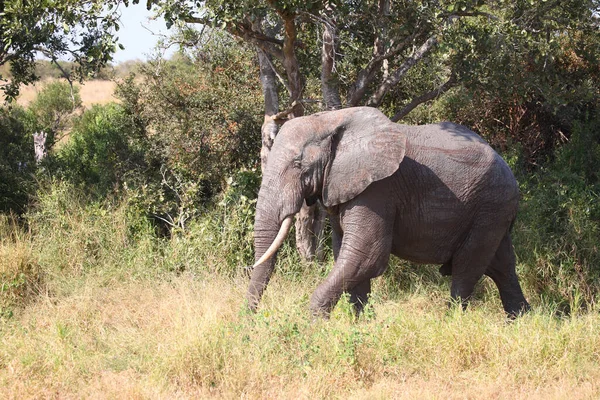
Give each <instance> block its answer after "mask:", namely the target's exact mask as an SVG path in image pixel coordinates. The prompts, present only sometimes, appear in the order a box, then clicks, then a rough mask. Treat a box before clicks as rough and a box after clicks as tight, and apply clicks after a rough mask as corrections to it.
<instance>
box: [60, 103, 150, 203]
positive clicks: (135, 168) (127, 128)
mask: <svg viewBox="0 0 600 400" xmlns="http://www.w3.org/2000/svg"><path fill="white" fill-rule="evenodd" d="M133 130H135V127H133V125H132V124H131V121H130V119H129V118H128V116H127V115H126V113H125V111H124V109H123V107H122V106H120V105H118V104H108V105H104V106H99V105H95V106H93V107H92V108H91V109H90V110H88V111H86V112H85V113H84V114H83V115H82V116H81V117H80V118H79V119H78V120H76V121H75V124H74V127H73V130H72V132H71V137H70V140H69V143H67V144H66V145H65V146H64V147H63V148H61V149H60V151H59V153H58V154H57V165H56V167H57V168H58V170H59V171H60V173H61V175H62V176H64V177H66V178H67V179H68V180H70V181H71V182H73V183H75V184H76V185H81V186H84V187H85V188H86V190H88V191H89V192H91V193H93V194H95V195H96V196H98V197H104V196H106V195H108V194H112V193H116V192H118V191H119V190H120V189H121V188H122V185H124V184H125V182H126V181H127V180H128V179H131V180H134V181H137V180H138V179H141V180H143V179H144V178H143V170H144V168H145V162H144V154H143V149H142V148H140V146H141V144H140V143H139V142H137V141H135V140H134V139H133V138H132V137H133V136H134V135H133V134H132V131H133Z"/></svg>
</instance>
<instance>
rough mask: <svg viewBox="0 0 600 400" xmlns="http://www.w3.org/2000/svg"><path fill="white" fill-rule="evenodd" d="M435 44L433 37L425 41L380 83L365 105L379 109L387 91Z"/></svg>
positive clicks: (435, 39)
mask: <svg viewBox="0 0 600 400" xmlns="http://www.w3.org/2000/svg"><path fill="white" fill-rule="evenodd" d="M436 44H437V38H436V37H435V36H432V37H430V38H429V39H427V40H426V41H425V43H423V44H422V45H421V46H420V47H419V48H418V49H417V50H416V51H415V52H414V54H413V55H412V56H411V57H409V58H407V59H406V60H405V61H404V62H403V63H402V64H401V65H400V66H399V67H398V68H397V69H396V70H395V71H394V72H393V73H392V74H391V75H390V76H389V77H388V78H387V79H385V80H384V81H383V82H382V83H381V85H379V87H378V88H377V90H376V91H375V93H373V95H372V96H371V98H370V99H369V101H368V102H367V104H368V105H370V106H372V107H379V105H381V102H382V101H383V97H384V96H385V95H386V94H387V93H388V91H389V90H390V89H391V88H393V87H394V86H396V85H397V84H398V82H400V79H402V78H403V77H404V76H405V75H406V73H407V72H408V71H409V70H410V69H411V68H412V67H414V66H415V65H416V64H417V62H419V61H420V60H421V59H423V57H425V56H426V55H427V53H429V51H430V50H431V49H432V48H433V47H434V46H435V45H436Z"/></svg>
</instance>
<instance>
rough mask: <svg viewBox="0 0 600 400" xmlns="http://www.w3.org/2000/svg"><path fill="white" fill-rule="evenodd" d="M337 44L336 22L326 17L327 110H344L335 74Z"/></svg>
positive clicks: (323, 76)
mask: <svg viewBox="0 0 600 400" xmlns="http://www.w3.org/2000/svg"><path fill="white" fill-rule="evenodd" d="M327 11H331V10H330V9H328V10H327ZM328 14H329V12H328ZM337 43H338V38H337V32H336V26H335V20H333V18H329V16H326V17H325V18H324V22H323V47H322V49H321V91H322V92H323V101H324V102H325V109H326V110H338V109H340V108H342V99H341V97H340V88H339V82H338V80H337V77H336V75H335V72H334V68H335V49H336V46H337Z"/></svg>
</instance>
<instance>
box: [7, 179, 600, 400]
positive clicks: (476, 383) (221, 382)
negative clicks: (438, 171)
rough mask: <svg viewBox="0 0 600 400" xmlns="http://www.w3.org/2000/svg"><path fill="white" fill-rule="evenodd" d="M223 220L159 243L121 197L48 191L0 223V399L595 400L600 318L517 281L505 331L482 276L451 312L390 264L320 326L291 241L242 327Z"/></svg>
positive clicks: (308, 279) (310, 276)
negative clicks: (358, 302) (363, 295)
mask: <svg viewBox="0 0 600 400" xmlns="http://www.w3.org/2000/svg"><path fill="white" fill-rule="evenodd" d="M219 212H222V211H216V212H215V213H216V214H212V215H208V216H206V217H205V218H208V219H203V220H201V221H199V222H198V223H197V224H194V225H192V226H190V228H189V231H187V232H184V233H181V234H178V235H175V236H174V237H172V238H170V239H159V238H157V237H156V236H155V234H154V232H153V230H152V228H151V227H150V226H149V225H147V223H146V222H144V220H143V218H140V217H139V214H138V213H136V211H135V206H134V205H132V204H130V203H128V202H127V201H125V202H121V203H118V204H113V203H110V202H107V203H104V204H97V203H89V202H86V201H85V199H84V198H82V197H81V195H80V194H78V192H77V190H74V189H73V188H72V187H69V186H68V185H64V184H54V185H52V186H51V187H50V188H49V189H48V190H46V191H45V192H42V193H41V194H40V196H39V198H38V205H37V206H36V208H35V209H33V210H32V211H31V213H30V214H29V215H28V216H27V224H26V225H25V226H21V225H19V223H17V222H15V221H11V220H10V219H6V218H4V219H2V220H0V284H1V285H2V287H3V291H2V292H1V294H0V296H1V297H0V301H1V303H0V305H1V306H2V310H3V311H2V314H0V398H7V399H11V398H19V399H21V398H142V399H144V398H148V399H155V398H168V399H171V398H240V397H246V398H311V399H312V398H356V399H365V398H367V399H371V398H372V399H387V398H406V399H413V398H432V399H442V398H443V399H447V398H451V399H452V398H456V399H465V398H473V399H482V398H483V399H485V398H511V399H512V398H528V399H552V398H556V399H562V398H565V397H568V398H570V399H587V398H598V397H600V384H599V383H598V382H600V368H598V367H599V365H600V314H599V313H598V305H597V304H592V303H589V302H587V303H585V307H582V303H580V302H578V301H577V300H576V299H574V300H572V301H571V302H570V304H569V311H570V313H569V314H567V313H564V312H563V309H562V308H561V307H562V306H560V304H558V303H556V302H553V301H551V300H548V299H547V298H546V297H544V296H541V295H539V294H538V293H537V292H535V291H534V290H533V289H534V287H533V286H528V285H525V288H524V289H525V292H526V295H527V296H528V298H529V300H530V301H531V303H532V306H533V311H532V312H531V313H529V314H527V315H525V316H523V317H521V318H519V319H517V320H516V321H512V322H511V321H508V320H507V319H506V317H505V315H504V313H503V311H502V307H501V304H500V301H499V299H498V294H497V290H496V288H495V287H494V286H493V284H492V283H491V282H490V281H489V280H484V281H482V283H481V284H480V285H479V286H478V288H477V291H476V296H475V299H474V300H473V302H472V304H471V305H470V307H469V309H468V310H467V311H466V312H463V311H462V310H461V309H459V308H456V307H454V308H449V307H448V305H447V302H448V298H449V291H448V281H447V279H446V278H442V277H440V276H439V274H438V273H437V271H436V268H435V267H428V266H423V267H414V266H410V265H408V264H405V263H401V262H399V261H398V260H393V261H392V265H391V267H390V269H389V270H388V271H387V273H386V274H385V275H384V276H383V277H381V278H378V279H376V280H375V282H374V289H373V296H372V301H371V303H370V306H369V307H368V308H367V310H366V312H365V314H364V315H363V316H361V317H360V318H359V319H356V318H354V316H353V314H352V313H351V312H350V309H351V307H350V306H349V304H348V303H347V301H345V300H342V301H341V302H340V304H339V305H338V306H337V307H336V309H335V310H334V313H333V315H332V318H331V319H330V320H329V321H323V320H314V319H313V318H312V317H311V316H310V313H309V311H308V301H309V298H310V295H311V293H312V291H313V290H314V288H315V287H316V286H317V285H318V283H319V282H320V280H322V279H323V274H324V270H326V267H325V268H323V267H318V266H316V265H314V264H304V263H301V262H299V261H298V259H297V255H296V252H295V251H293V250H292V249H291V248H290V247H289V245H288V246H287V247H286V248H285V249H284V250H283V251H282V257H281V259H280V260H279V264H278V265H279V267H278V270H277V271H276V274H275V276H274V279H273V280H272V282H271V284H270V285H269V288H268V289H267V292H266V294H265V298H264V299H263V302H262V303H261V306H260V308H259V311H258V312H257V313H256V314H250V313H248V312H247V311H246V308H245V300H244V294H245V290H246V286H247V278H245V277H244V276H243V274H242V273H241V269H239V268H237V266H238V265H237V263H244V262H246V260H247V257H248V254H247V252H248V251H249V248H248V246H247V245H245V244H241V243H236V241H239V240H240V239H239V238H240V237H244V235H243V234H241V233H240V231H239V230H236V228H235V226H232V225H231V224H234V225H238V224H242V223H243V224H247V215H246V211H245V210H241V211H240V212H241V214H239V213H238V214H236V212H235V210H233V209H229V210H228V211H227V214H226V216H225V214H220V216H219V214H218V213H219ZM240 218H242V219H241V220H240ZM240 221H242V222H240ZM244 221H245V222H244ZM232 238H233V239H232ZM329 263H331V261H330V262H329ZM526 267H527V266H526V265H523V264H520V265H519V268H520V269H523V268H526ZM559 306H560V307H559Z"/></svg>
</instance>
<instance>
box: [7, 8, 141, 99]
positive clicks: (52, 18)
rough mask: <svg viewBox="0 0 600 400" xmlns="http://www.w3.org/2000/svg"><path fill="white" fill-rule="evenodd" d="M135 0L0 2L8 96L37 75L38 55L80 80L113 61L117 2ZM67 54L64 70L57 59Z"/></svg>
mask: <svg viewBox="0 0 600 400" xmlns="http://www.w3.org/2000/svg"><path fill="white" fill-rule="evenodd" d="M138 2H139V0H132V1H130V0H111V1H100V0H85V1H79V0H59V1H51V0H31V1H20V0H5V1H2V2H0V66H2V65H5V64H7V65H10V75H11V79H10V81H9V80H8V79H7V77H3V76H2V75H0V88H1V89H2V90H3V91H4V94H5V96H6V98H7V99H11V98H14V97H16V96H17V95H18V93H19V86H20V85H22V84H27V83H31V82H34V81H35V80H37V79H38V77H37V76H36V73H35V60H36V57H37V56H38V54H42V55H43V56H45V57H47V58H49V59H50V60H51V61H52V62H53V63H54V64H55V65H56V66H57V67H58V68H59V69H60V70H61V72H62V74H63V76H64V77H65V78H67V79H68V80H69V81H71V79H82V78H85V77H87V76H88V75H90V74H92V73H94V72H95V71H98V70H99V69H100V68H101V67H103V66H104V65H106V64H107V63H108V62H109V61H111V60H112V54H113V53H114V51H115V49H116V46H117V42H118V37H117V36H116V32H117V31H118V30H119V16H120V14H119V7H120V6H121V5H124V6H128V5H129V4H130V3H133V4H137V3H138ZM61 57H69V58H71V59H72V61H73V62H74V63H73V65H72V66H73V68H72V69H71V70H67V69H65V68H63V65H61V64H59V63H58V59H59V58H61Z"/></svg>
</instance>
